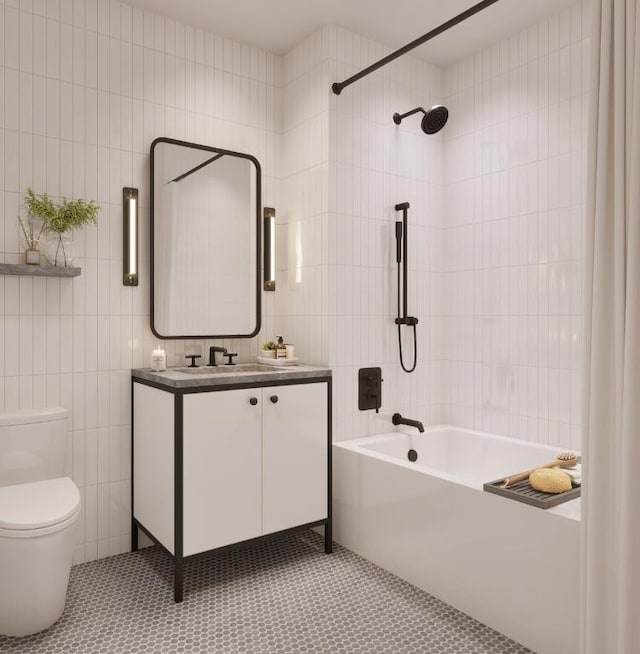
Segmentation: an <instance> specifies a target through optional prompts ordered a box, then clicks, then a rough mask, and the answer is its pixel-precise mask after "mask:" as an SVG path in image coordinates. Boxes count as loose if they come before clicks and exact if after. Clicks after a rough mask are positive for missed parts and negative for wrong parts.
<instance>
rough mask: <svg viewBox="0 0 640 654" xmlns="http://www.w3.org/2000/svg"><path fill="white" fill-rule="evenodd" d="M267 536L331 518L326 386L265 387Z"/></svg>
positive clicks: (264, 464) (264, 477) (263, 514)
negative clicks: (329, 511) (329, 513)
mask: <svg viewBox="0 0 640 654" xmlns="http://www.w3.org/2000/svg"><path fill="white" fill-rule="evenodd" d="M262 397H263V454H262V456H263V480H262V489H263V494H262V497H263V505H262V507H263V508H262V523H263V532H264V533H265V534H269V533H272V532H274V531H279V530H281V529H288V528H289V527H295V526H298V525H302V524H305V523H308V522H314V521H316V520H322V519H324V518H326V517H327V508H328V506H327V502H328V500H327V450H328V444H327V429H328V425H327V384H326V383H317V384H300V385H297V386H275V387H273V388H263V389H262Z"/></svg>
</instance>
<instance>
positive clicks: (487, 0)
mask: <svg viewBox="0 0 640 654" xmlns="http://www.w3.org/2000/svg"><path fill="white" fill-rule="evenodd" d="M496 2H498V0H483V1H482V2H478V4H476V5H473V7H469V9H467V10H466V11H463V12H462V13H461V14H458V15H457V16H454V17H453V18H451V19H450V20H448V21H447V22H446V23H442V25H440V26H439V27H436V28H435V29H432V30H431V31H430V32H427V33H426V34H423V35H422V36H420V37H418V38H417V39H416V40H415V41H411V43H407V45H405V46H403V47H402V48H400V49H399V50H396V51H395V52H392V53H391V54H388V55H387V56H386V57H383V58H382V59H380V60H379V61H376V62H375V63H373V64H371V66H367V67H366V68H364V69H363V70H361V71H360V72H359V73H356V74H355V75H352V76H351V77H349V78H348V79H346V80H344V82H334V83H333V84H332V85H331V90H332V91H333V92H334V93H335V94H336V95H340V94H341V93H342V89H344V88H346V87H347V86H349V85H350V84H353V83H354V82H357V81H358V80H359V79H362V78H363V77H366V76H367V75H368V74H369V73H373V71H375V70H378V68H382V66H385V65H386V64H388V63H389V62H391V61H393V60H394V59H397V58H398V57H401V56H402V55H403V54H407V52H410V51H411V50H413V49H414V48H417V47H418V46H419V45H422V44H423V43H426V42H427V41H430V40H431V39H432V38H433V37H434V36H438V34H442V32H446V31H447V30H448V29H450V28H452V27H455V26H456V25H458V23H462V22H463V21H465V20H467V18H470V17H471V16H473V15H474V14H477V13H478V12H480V11H482V10H483V9H486V8H487V7H489V6H491V5H493V4H495V3H496Z"/></svg>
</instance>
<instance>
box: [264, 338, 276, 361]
mask: <svg viewBox="0 0 640 654" xmlns="http://www.w3.org/2000/svg"><path fill="white" fill-rule="evenodd" d="M277 349H278V346H277V345H276V344H275V343H274V342H273V341H267V342H266V343H265V344H264V345H263V346H262V356H263V357H264V358H265V359H275V358H276V350H277Z"/></svg>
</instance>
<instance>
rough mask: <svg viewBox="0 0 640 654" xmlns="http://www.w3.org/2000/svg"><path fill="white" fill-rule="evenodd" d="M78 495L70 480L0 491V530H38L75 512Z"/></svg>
mask: <svg viewBox="0 0 640 654" xmlns="http://www.w3.org/2000/svg"><path fill="white" fill-rule="evenodd" d="M79 506H80V493H79V492H78V488H77V487H76V485H75V484H74V483H73V482H72V481H71V479H69V477H61V478H60V479H47V480H45V481H33V482H30V483H28V484H17V485H15V486H4V487H2V488H0V529H40V528H42V527H49V526H51V525H55V524H58V523H59V522H63V521H64V520H66V519H67V518H70V517H71V516H72V515H73V514H74V513H76V512H77V511H78V508H79Z"/></svg>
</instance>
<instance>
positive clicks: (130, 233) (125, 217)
mask: <svg viewBox="0 0 640 654" xmlns="http://www.w3.org/2000/svg"><path fill="white" fill-rule="evenodd" d="M122 243H123V252H122V260H123V270H122V283H123V285H124V286H137V285H138V189H137V188H129V187H128V186H125V187H124V188H123V189H122Z"/></svg>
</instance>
